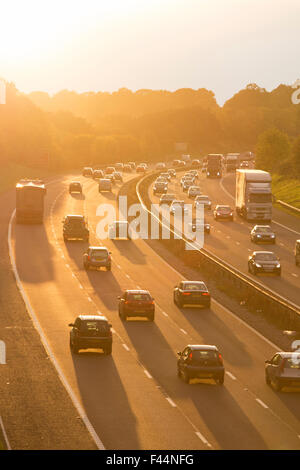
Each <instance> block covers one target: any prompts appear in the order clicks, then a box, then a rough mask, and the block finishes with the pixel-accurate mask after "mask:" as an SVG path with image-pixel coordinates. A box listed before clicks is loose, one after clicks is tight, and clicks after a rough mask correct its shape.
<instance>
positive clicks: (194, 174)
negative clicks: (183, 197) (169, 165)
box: [187, 170, 199, 180]
mask: <svg viewBox="0 0 300 470" xmlns="http://www.w3.org/2000/svg"><path fill="white" fill-rule="evenodd" d="M187 174H188V175H192V176H193V177H194V178H195V179H196V180H197V179H198V178H199V175H198V171H197V170H190V171H189V172H188V173H187Z"/></svg>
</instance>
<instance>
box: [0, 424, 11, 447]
mask: <svg viewBox="0 0 300 470" xmlns="http://www.w3.org/2000/svg"><path fill="white" fill-rule="evenodd" d="M0 427H1V430H2V434H3V437H4V440H5V444H6V447H7V450H11V447H10V444H9V441H8V437H7V434H6V431H5V428H4V424H3V420H2V418H1V416H0Z"/></svg>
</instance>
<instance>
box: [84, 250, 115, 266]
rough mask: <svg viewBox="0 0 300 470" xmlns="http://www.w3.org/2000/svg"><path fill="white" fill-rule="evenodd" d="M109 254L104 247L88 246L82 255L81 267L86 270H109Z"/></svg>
mask: <svg viewBox="0 0 300 470" xmlns="http://www.w3.org/2000/svg"><path fill="white" fill-rule="evenodd" d="M110 255H111V252H110V251H108V249H107V248H106V247H105V246H89V248H88V249H87V250H86V252H85V253H84V254H83V267H84V269H86V270H88V269H90V268H96V269H97V268H102V267H103V268H106V270H107V271H110V270H111V256H110Z"/></svg>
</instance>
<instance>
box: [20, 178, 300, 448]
mask: <svg viewBox="0 0 300 470" xmlns="http://www.w3.org/2000/svg"><path fill="white" fill-rule="evenodd" d="M134 176H135V175H134ZM132 177H133V176H126V178H125V180H126V179H128V178H132ZM74 178H76V179H79V180H80V181H81V182H82V183H83V189H84V196H80V195H74V194H73V195H70V194H69V193H68V183H69V181H70V180H72V179H74ZM205 184H207V190H208V189H209V187H208V185H209V184H211V185H217V184H218V183H217V184H216V182H215V181H209V182H205ZM219 191H220V194H222V197H223V198H222V201H218V202H226V201H225V196H224V194H223V193H222V188H220V189H219ZM116 192H117V191H116V189H115V190H114V194H113V195H110V194H109V193H103V194H99V192H98V187H97V184H96V183H95V182H94V181H93V180H91V179H87V178H83V177H77V176H74V175H69V176H68V177H65V178H62V179H61V180H60V181H57V182H56V183H54V184H52V185H51V186H49V187H48V191H47V197H46V214H45V223H44V225H43V226H30V225H15V224H14V222H13V226H12V237H11V243H12V250H13V253H14V258H15V262H16V267H17V270H18V274H19V276H20V281H21V283H22V286H23V288H24V291H25V293H26V295H27V297H28V298H29V300H30V304H31V306H32V309H33V311H34V313H35V315H36V317H37V320H38V322H39V325H40V327H41V329H42V331H43V333H44V335H45V337H46V339H47V342H48V344H49V346H50V348H51V351H52V353H53V356H54V357H55V359H56V361H57V363H58V364H59V366H60V368H61V370H62V372H63V374H64V377H65V379H66V381H67V382H68V384H69V385H70V387H71V389H72V391H73V393H74V394H75V396H76V398H77V400H78V401H79V402H80V404H81V406H82V407H83V409H84V410H85V413H86V415H87V417H88V419H89V421H90V422H91V424H92V426H93V429H94V430H95V432H96V433H97V435H98V436H99V438H100V440H101V441H102V443H103V446H104V447H105V448H106V449H203V450H204V449H300V407H299V393H298V392H295V391H292V390H289V391H287V392H285V393H276V392H275V391H273V389H272V388H270V387H268V386H267V385H266V384H265V380H264V361H265V359H269V358H270V357H271V355H272V354H273V353H274V352H275V351H276V349H277V348H276V346H275V345H273V344H272V343H270V342H269V341H267V340H266V339H264V338H263V337H262V336H261V335H258V334H257V333H256V332H255V331H254V330H253V329H251V328H250V327H248V326H247V325H246V324H245V323H243V322H242V321H240V320H239V319H238V318H237V317H236V316H235V315H234V314H233V313H232V312H230V311H228V310H227V309H226V308H224V307H223V306H222V305H220V304H218V303H216V302H215V301H212V308H211V309H210V310H198V309H195V308H194V309H189V308H186V309H179V308H178V307H176V306H175V305H174V303H173V296H172V294H173V287H174V286H175V284H177V283H178V281H179V280H181V279H182V276H181V275H180V274H179V273H178V272H176V271H175V270H174V269H173V268H172V267H171V266H169V265H168V264H167V263H166V262H165V261H164V260H162V259H161V258H160V257H159V256H158V255H157V254H156V253H155V252H154V251H153V250H152V249H151V248H150V247H149V245H148V244H147V243H146V242H145V241H143V240H135V241H127V240H126V241H125V240H118V241H112V240H98V239H97V237H96V226H97V223H98V222H99V217H98V216H97V215H96V210H97V207H98V206H99V204H101V203H111V204H114V205H115V204H116V200H115V195H116ZM68 213H73V214H85V215H86V216H88V220H89V226H90V231H91V236H90V244H91V245H97V244H99V243H100V244H103V245H105V246H107V247H108V248H109V249H110V251H112V271H111V272H106V271H98V272H97V271H89V272H86V271H85V270H84V269H83V265H82V254H83V251H84V249H85V248H86V247H87V246H86V245H85V244H84V243H83V242H67V243H64V242H63V237H62V218H63V216H64V215H66V214H68ZM218 225H219V226H220V227H222V226H223V225H224V229H225V227H226V233H230V234H232V236H233V234H235V233H236V232H237V233H240V235H241V236H243V237H246V230H248V229H247V227H246V226H245V227H243V226H242V225H241V223H238V224H237V223H234V224H231V227H230V224H226V225H225V223H224V224H223V223H218ZM245 225H246V224H245ZM227 227H228V228H227ZM217 230H218V229H217V228H216V227H213V229H212V235H211V236H210V237H211V239H212V241H213V242H214V245H215V244H216V242H217V245H218V244H219V246H218V250H219V251H218V253H219V255H220V256H221V253H222V255H223V254H226V249H225V248H226V246H227V245H226V243H227V242H226V240H225V239H224V238H225V237H224V234H223V235H222V234H220V235H217V233H218V232H217ZM227 230H228V232H227ZM277 233H278V238H279V232H278V231H277ZM235 236H237V235H236V234H235ZM207 238H208V237H207ZM249 246H250V245H249ZM277 248H279V247H276V249H277ZM235 249H236V248H235ZM280 249H281V248H280ZM234 252H235V250H231V256H233V254H234ZM283 266H284V267H283V272H284V271H285V265H283ZM294 270H295V268H294V267H293V272H294ZM295 279H296V278H295ZM269 281H270V282H271V281H273V279H269ZM274 281H276V282H277V279H276V280H274ZM279 282H280V280H279ZM292 282H295V281H294V280H293V279H291V283H290V290H291V292H292V290H293V288H292V287H293V284H292ZM297 282H298V280H297ZM286 284H287V285H288V282H287V281H286ZM127 288H145V289H148V290H149V291H150V292H151V294H152V295H153V297H154V298H155V301H156V316H155V322H154V323H151V322H148V321H146V320H143V319H142V320H135V319H130V320H129V321H128V322H125V323H123V322H122V321H121V320H120V319H119V316H118V313H117V305H118V304H117V296H118V295H120V294H121V292H122V291H123V290H124V289H127ZM97 312H98V313H102V314H104V315H106V317H107V318H108V319H109V321H110V322H111V323H112V325H113V328H114V331H113V337H114V343H113V353H112V356H111V357H109V356H104V355H103V354H101V353H99V352H92V351H87V352H81V353H80V354H79V355H72V354H71V352H70V349H69V327H68V326H67V325H68V323H70V322H72V321H73V320H74V318H75V317H76V316H77V315H78V314H82V313H85V314H89V313H90V314H92V313H93V314H96V313H97ZM197 343H198V344H216V345H217V346H218V347H219V349H220V351H221V353H222V355H223V358H224V364H225V367H226V371H227V374H226V376H225V384H224V386H223V387H220V386H219V385H216V384H215V383H213V382H210V381H205V383H193V382H192V383H191V384H190V385H187V384H185V383H184V382H182V381H181V380H180V379H178V378H177V375H176V357H177V356H176V351H179V350H182V349H183V348H184V347H185V346H186V344H197Z"/></svg>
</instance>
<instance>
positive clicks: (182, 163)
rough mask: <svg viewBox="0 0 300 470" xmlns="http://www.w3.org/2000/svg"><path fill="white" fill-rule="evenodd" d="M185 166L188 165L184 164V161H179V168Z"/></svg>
mask: <svg viewBox="0 0 300 470" xmlns="http://www.w3.org/2000/svg"><path fill="white" fill-rule="evenodd" d="M185 165H186V162H184V161H183V160H179V164H178V166H179V167H184V166H185Z"/></svg>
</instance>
